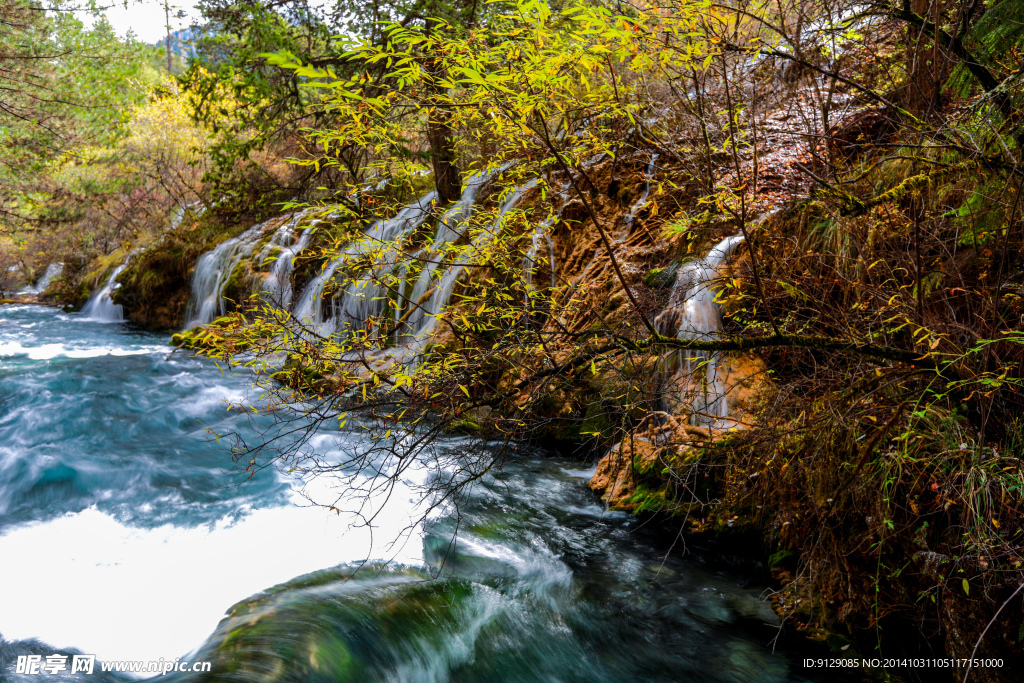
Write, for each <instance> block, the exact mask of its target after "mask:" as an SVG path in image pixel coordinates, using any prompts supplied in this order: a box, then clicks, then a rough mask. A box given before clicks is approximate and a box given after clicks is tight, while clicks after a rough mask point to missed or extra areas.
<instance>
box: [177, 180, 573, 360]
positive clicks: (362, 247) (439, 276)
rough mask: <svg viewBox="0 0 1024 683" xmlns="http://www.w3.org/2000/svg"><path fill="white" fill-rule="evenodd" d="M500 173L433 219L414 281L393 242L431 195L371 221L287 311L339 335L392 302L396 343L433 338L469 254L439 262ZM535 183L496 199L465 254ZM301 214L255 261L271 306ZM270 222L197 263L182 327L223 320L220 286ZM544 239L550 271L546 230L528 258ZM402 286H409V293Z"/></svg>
mask: <svg viewBox="0 0 1024 683" xmlns="http://www.w3.org/2000/svg"><path fill="white" fill-rule="evenodd" d="M506 168H507V165H506V166H502V167H499V168H497V169H493V170H490V171H485V172H481V173H478V174H476V175H474V176H472V177H471V178H470V179H469V180H468V181H467V183H466V187H465V189H464V190H463V193H462V196H461V197H460V198H459V200H458V201H457V202H455V203H454V204H453V205H452V206H451V207H449V208H448V209H447V211H446V212H445V214H444V216H443V217H442V219H441V221H440V222H439V225H438V228H437V233H436V235H435V237H434V240H433V242H432V243H431V245H430V246H429V247H428V248H426V249H424V250H423V251H422V252H421V253H419V254H417V255H416V256H415V257H414V259H421V260H422V261H423V262H424V266H423V268H422V270H420V271H419V272H418V273H417V274H416V275H415V280H414V281H411V278H410V277H408V276H409V270H410V268H409V264H408V263H407V261H408V260H409V259H408V257H407V256H406V254H405V253H404V252H403V251H401V249H399V248H398V247H397V246H395V244H394V243H395V242H397V241H400V240H401V239H402V238H403V237H405V236H407V235H409V234H411V233H412V232H413V231H415V230H416V229H417V228H418V227H420V226H421V225H422V224H423V223H424V222H425V221H427V220H429V219H430V216H431V208H432V206H433V204H434V202H435V200H436V198H437V194H436V193H435V192H430V193H427V194H426V195H424V196H422V197H420V198H419V199H417V200H416V201H414V202H412V203H411V204H409V205H408V206H406V207H405V208H403V209H402V210H401V211H399V212H398V214H397V215H395V216H394V217H392V218H389V219H386V220H381V221H378V222H376V223H374V224H373V225H372V226H371V227H370V228H369V229H368V230H367V231H366V233H365V234H364V235H363V236H362V237H361V238H360V239H359V240H357V241H355V242H353V243H352V244H350V245H349V246H348V247H347V248H345V249H344V250H343V251H342V252H341V253H340V254H339V255H338V256H336V257H335V258H334V259H332V260H331V261H329V262H328V263H327V264H326V265H325V266H324V268H323V269H322V270H321V272H320V273H319V274H318V275H317V276H316V277H314V278H313V279H312V280H311V281H310V282H309V283H308V284H307V285H306V287H305V289H304V290H303V291H302V294H301V295H300V296H299V297H298V301H297V302H296V303H295V304H294V307H292V309H291V310H292V316H293V317H294V318H295V319H296V320H298V321H299V322H300V323H301V324H302V325H303V326H305V327H307V328H311V329H313V330H315V331H316V332H317V334H319V335H321V336H329V335H331V334H335V333H338V332H341V331H343V330H353V329H362V328H363V326H365V324H366V321H367V320H369V319H372V318H378V317H380V316H382V315H384V314H385V313H386V312H387V308H388V306H389V305H390V304H391V302H394V304H395V311H394V320H395V325H396V327H398V326H399V325H401V324H404V333H402V334H400V335H398V338H399V339H401V340H403V341H404V342H406V343H408V345H409V347H410V348H412V349H418V348H420V347H422V346H423V345H424V344H425V343H426V341H427V340H428V339H429V338H430V335H431V334H432V333H433V330H434V327H435V324H436V320H437V316H438V315H439V314H440V313H441V312H442V311H443V310H444V309H445V308H446V307H447V306H448V303H449V300H450V299H451V295H452V291H453V290H454V288H455V284H456V282H457V280H458V278H459V276H460V275H461V274H462V273H463V272H464V271H465V269H466V268H467V266H468V265H469V264H470V262H471V261H472V259H467V257H468V256H469V255H470V254H469V253H467V254H462V253H461V252H460V254H459V256H458V257H456V258H455V259H454V261H453V262H451V263H447V264H445V263H444V261H445V252H446V248H447V247H448V246H449V245H450V244H453V243H454V242H456V241H457V240H459V239H460V238H462V237H463V233H464V226H465V225H466V222H467V221H468V220H469V218H470V217H471V215H472V213H473V211H474V209H475V206H476V198H477V195H478V194H479V192H480V190H481V189H482V188H483V186H484V185H485V184H486V183H487V181H489V180H490V179H491V178H492V177H493V176H494V175H495V174H496V173H499V172H501V171H503V170H505V169H506ZM537 182H538V181H537V179H534V180H531V181H529V182H527V183H525V184H524V185H521V186H519V187H517V188H515V189H514V190H513V191H512V192H511V193H510V194H509V196H508V197H507V198H506V199H505V201H504V202H502V204H501V206H500V208H499V211H498V215H497V217H496V218H495V220H494V223H493V224H492V226H491V228H490V229H489V230H486V231H483V232H482V233H481V234H479V235H478V236H477V237H476V238H475V239H474V240H473V241H472V243H471V245H470V249H469V250H467V251H468V252H477V253H479V251H480V250H481V249H482V248H483V247H484V246H485V245H486V244H488V243H489V242H490V241H491V240H493V239H494V238H495V237H496V236H497V234H498V232H500V230H501V228H502V224H503V221H504V219H505V216H506V215H507V214H508V212H509V211H511V210H512V209H513V208H514V207H515V205H516V204H517V203H518V202H519V200H520V199H521V198H522V197H523V195H524V194H525V193H526V192H527V191H529V190H530V189H531V188H532V187H534V186H535V185H536V184H537ZM303 215H304V213H303V214H299V215H298V216H297V217H295V218H293V219H292V220H291V221H290V222H289V223H287V224H285V225H282V226H281V227H279V228H278V229H277V230H276V231H275V233H274V235H273V236H272V237H271V239H270V240H269V241H268V242H267V244H266V245H265V246H264V247H263V248H262V249H261V250H260V252H259V254H257V259H258V261H259V262H265V261H267V260H268V259H271V258H274V259H275V260H274V262H273V265H272V266H271V272H270V273H269V275H267V277H266V278H265V279H264V281H263V283H262V285H261V290H262V291H263V292H264V293H265V295H266V297H267V299H268V300H269V301H270V302H271V303H273V304H275V305H277V306H279V307H281V308H282V309H285V310H287V309H288V308H289V307H290V304H291V301H292V292H291V289H290V286H289V283H288V281H289V279H290V275H291V272H292V270H293V269H294V257H295V255H297V254H298V253H299V252H300V251H302V249H304V248H305V247H306V246H307V244H308V242H309V239H310V230H311V228H307V229H306V230H304V231H303V232H302V233H301V235H299V236H298V238H296V236H295V230H296V227H297V226H298V224H299V221H300V220H301V218H302V216H303ZM268 223H269V222H268ZM268 223H263V224H260V225H257V226H254V227H253V228H251V229H249V230H248V231H246V232H245V233H243V234H242V235H240V236H238V237H236V238H233V239H231V240H227V241H226V242H224V243H223V244H221V245H219V246H217V247H216V248H215V249H213V250H212V251H210V252H208V253H207V254H205V255H203V257H202V258H201V259H200V260H199V263H198V264H197V265H196V270H195V275H194V276H193V281H192V290H193V298H192V303H191V304H190V309H191V311H192V313H191V314H190V315H189V320H188V324H187V328H192V327H195V326H197V325H202V324H206V323H208V322H210V321H212V320H213V318H214V317H216V314H217V313H218V311H219V313H220V314H222V315H223V314H224V313H226V301H225V300H224V298H223V293H224V288H225V285H226V284H227V281H228V279H229V278H230V276H231V273H232V272H233V271H234V270H235V268H237V267H238V265H239V263H240V262H241V261H242V260H243V259H244V258H247V257H249V256H251V255H252V253H253V251H254V250H255V245H256V244H257V243H258V242H259V240H260V238H261V236H262V235H263V234H264V233H265V232H266V231H267V225H268ZM548 225H550V224H548ZM546 227H547V226H546ZM542 239H546V240H547V243H548V247H549V251H550V254H551V256H550V258H551V265H552V271H553V269H554V244H553V243H552V242H551V238H550V236H548V235H546V232H545V233H544V234H540V233H539V234H537V235H535V236H534V247H533V249H534V256H535V255H536V249H537V247H538V246H539V244H540V240H542ZM378 249H379V250H382V254H381V255H380V256H379V257H378V258H377V260H376V263H375V264H374V265H373V266H372V267H371V268H370V269H369V271H368V272H367V273H366V274H365V275H363V276H362V277H361V278H358V279H355V280H354V281H352V282H350V283H349V284H347V286H346V287H345V288H344V290H343V291H341V292H339V293H338V294H337V295H335V296H334V297H333V298H331V299H330V300H329V302H328V303H327V304H326V305H325V301H324V290H325V288H326V287H327V285H328V283H329V282H331V280H332V279H333V278H334V277H335V275H336V274H337V273H338V271H339V269H341V268H343V267H344V266H345V264H346V263H348V262H350V261H353V260H354V259H356V258H358V257H360V256H366V255H370V254H373V252H374V251H375V250H378ZM275 251H276V252H277V253H276V255H275ZM392 275H393V276H395V279H397V280H398V282H399V283H400V284H399V286H398V291H395V292H391V291H388V290H389V284H390V283H389V282H388V280H389V279H392V278H390V277H389V276H392ZM407 289H411V292H409V294H408V295H406V290H407ZM403 320H404V323H403ZM374 334H377V330H374Z"/></svg>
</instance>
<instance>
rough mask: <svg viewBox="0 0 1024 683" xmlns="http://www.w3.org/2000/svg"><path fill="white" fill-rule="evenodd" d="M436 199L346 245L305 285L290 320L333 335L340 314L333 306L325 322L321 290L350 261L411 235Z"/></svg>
mask: <svg viewBox="0 0 1024 683" xmlns="http://www.w3.org/2000/svg"><path fill="white" fill-rule="evenodd" d="M436 198H437V193H436V192H428V193H427V194H425V195H423V196H422V197H420V198H419V199H417V200H416V201H414V202H413V203H412V204H409V205H408V206H406V207H405V208H404V209H402V210H401V211H399V212H398V214H397V215H396V216H395V217H394V218H389V219H387V220H381V221H377V222H376V223H374V224H373V225H372V226H371V227H370V229H369V230H367V231H366V234H365V235H364V236H363V238H362V239H360V240H359V241H357V242H355V243H353V244H351V245H349V246H348V247H347V248H346V249H345V250H344V251H343V252H342V253H340V254H339V255H338V256H336V257H334V258H333V259H332V260H331V261H329V262H328V263H327V265H325V266H324V268H323V270H321V271H320V274H319V275H317V276H316V277H314V278H313V279H312V280H311V281H310V282H309V284H308V285H306V288H305V289H304V290H303V292H302V296H301V297H300V298H299V302H298V303H297V304H296V305H295V309H294V310H293V311H292V315H293V317H295V319H296V320H298V321H299V322H300V323H302V324H303V325H306V326H309V327H312V328H315V329H316V330H317V331H318V332H319V333H320V334H330V333H332V332H335V331H336V330H337V329H338V327H339V321H338V318H339V311H337V310H335V309H336V306H332V316H331V317H330V318H326V319H325V317H324V306H323V292H324V288H325V287H326V286H327V283H328V282H330V280H331V278H333V277H334V273H335V272H336V271H337V270H338V268H339V267H341V266H342V265H343V264H344V263H345V262H346V261H348V260H349V259H351V258H354V257H356V256H360V255H364V254H368V253H370V252H371V251H373V250H374V249H377V248H380V247H385V248H387V247H389V243H391V242H393V241H394V240H396V239H399V238H401V237H404V236H406V235H408V234H409V233H411V232H412V231H413V230H415V229H416V228H417V227H419V226H420V225H421V224H422V223H423V222H424V221H425V220H427V219H428V218H429V217H430V209H431V206H432V205H433V203H434V200H435V199H436ZM351 288H352V287H350V288H349V289H351ZM367 298H369V297H367Z"/></svg>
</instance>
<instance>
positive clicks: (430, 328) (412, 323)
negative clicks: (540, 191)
mask: <svg viewBox="0 0 1024 683" xmlns="http://www.w3.org/2000/svg"><path fill="white" fill-rule="evenodd" d="M537 182H538V179H537V178H534V179H533V180H530V181H529V182H527V183H525V184H523V185H520V186H519V187H517V188H515V189H514V190H512V192H511V193H509V195H508V197H507V198H506V199H505V201H504V202H502V204H501V207H500V208H499V209H498V215H497V216H495V218H494V222H493V223H491V226H490V228H489V229H488V230H485V231H483V232H481V233H480V234H479V235H477V236H476V238H475V239H474V240H473V241H472V242H471V243H470V249H469V250H467V251H468V252H471V253H459V254H458V256H457V260H455V261H454V262H453V263H451V264H450V265H448V266H447V267H446V268H445V271H444V273H443V274H442V275H441V276H440V277H436V282H434V285H433V289H432V290H431V289H430V288H429V285H430V282H429V281H426V282H425V280H426V279H427V278H434V275H433V273H434V271H436V270H437V268H438V261H439V260H440V259H435V260H432V262H431V263H430V264H429V265H430V266H432V267H430V268H424V270H423V273H421V275H420V280H419V282H417V283H416V287H415V288H414V289H413V293H412V296H410V297H409V303H410V304H413V305H415V304H418V306H416V308H414V309H413V310H412V311H411V312H410V314H409V318H408V320H407V321H406V324H407V325H408V327H409V330H411V333H410V335H409V337H408V339H409V341H411V342H412V343H411V347H412V348H414V349H421V348H422V347H423V346H424V345H425V344H426V343H427V341H428V340H429V339H430V337H431V335H432V334H433V333H434V328H435V327H436V325H437V319H438V317H439V316H440V315H441V313H443V312H444V309H445V308H447V307H448V302H449V301H450V300H451V297H452V291H454V289H455V283H456V282H457V281H458V279H459V276H460V275H462V273H463V272H464V271H465V270H466V268H467V266H469V265H472V263H474V262H477V263H486V254H484V253H483V252H482V250H483V248H484V247H486V246H487V245H488V244H490V243H491V242H493V241H494V240H495V239H496V238H497V236H498V234H499V233H500V232H501V229H502V227H503V226H504V222H505V216H506V215H507V214H508V212H509V211H511V210H512V209H514V208H515V206H516V204H518V203H519V200H520V199H522V198H523V195H525V194H526V193H527V192H528V191H530V190H531V189H532V188H533V186H534V185H536V184H537ZM473 196H474V198H475V196H476V195H475V194H474V195H473ZM463 220H465V219H463ZM454 232H455V231H454V230H452V234H451V235H446V238H447V239H448V240H449V241H454V239H457V236H455V235H454ZM440 233H441V229H439V230H438V235H439V237H440ZM434 244H435V247H434V249H433V250H432V251H434V252H435V253H437V246H438V244H437V241H436V240H435V242H434ZM417 291H422V294H420V295H419V296H417ZM428 294H429V297H430V298H429V299H426V300H424V299H425V298H426V297H427V295H428Z"/></svg>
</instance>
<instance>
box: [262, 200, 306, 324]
mask: <svg viewBox="0 0 1024 683" xmlns="http://www.w3.org/2000/svg"><path fill="white" fill-rule="evenodd" d="M305 213H306V212H303V213H301V214H299V215H298V216H296V217H295V218H294V219H293V220H291V221H289V222H288V223H285V224H284V225H282V226H281V227H280V228H278V229H277V231H276V232H275V233H274V236H273V237H271V238H270V241H269V242H268V243H267V244H266V246H264V247H263V249H261V250H260V253H259V256H258V259H259V262H260V263H263V262H265V261H266V260H267V259H268V258H270V257H271V256H273V257H274V262H273V265H272V266H271V267H270V274H269V275H267V277H266V278H264V280H263V283H262V284H261V286H260V287H261V290H262V291H263V293H264V296H265V297H266V299H267V301H268V302H269V303H271V304H272V305H274V306H277V307H278V308H281V309H284V310H287V309H288V308H289V306H291V303H292V294H293V292H292V285H291V276H292V271H294V270H295V257H296V256H298V254H299V253H300V252H301V251H302V250H303V249H305V248H306V246H307V245H308V244H309V240H310V237H312V235H313V225H310V226H309V227H307V228H304V229H303V230H302V232H301V233H300V234H299V235H298V237H296V235H295V228H296V227H297V226H298V224H299V222H300V221H301V219H302V217H303V216H304V215H305ZM316 222H317V221H313V223H314V224H315V223H316ZM275 249H276V250H277V253H276V255H275V254H274V253H273V252H274V250H275Z"/></svg>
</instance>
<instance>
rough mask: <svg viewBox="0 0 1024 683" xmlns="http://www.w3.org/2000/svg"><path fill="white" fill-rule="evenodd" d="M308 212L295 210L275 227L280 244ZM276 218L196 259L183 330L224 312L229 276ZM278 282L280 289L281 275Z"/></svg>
mask: <svg viewBox="0 0 1024 683" xmlns="http://www.w3.org/2000/svg"><path fill="white" fill-rule="evenodd" d="M308 211H309V210H306V211H300V212H298V213H296V214H295V215H293V216H292V217H291V219H290V220H289V222H288V223H286V224H285V225H284V226H282V227H281V228H279V229H278V231H277V234H275V238H276V239H278V240H279V241H278V244H279V245H280V244H281V243H282V242H283V241H284V240H285V239H286V237H285V235H290V234H292V233H293V232H294V229H295V227H296V226H297V225H298V224H299V222H300V221H301V220H302V219H303V218H304V217H305V216H306V215H307V213H308ZM278 220H280V219H279V218H272V219H270V220H268V221H264V222H263V223H259V224H258V225H254V226H253V227H251V228H249V229H248V230H246V231H245V232H243V233H242V234H241V235H239V236H238V237H233V238H231V239H229V240H226V241H224V242H222V243H221V244H219V245H217V246H216V247H215V248H214V249H212V250H211V251H208V252H207V253H205V254H203V255H202V257H200V259H199V262H198V263H196V269H195V272H194V273H193V275H192V300H191V301H190V302H189V306H188V314H187V316H186V320H187V322H186V323H185V329H192V328H193V327H198V326H199V325H206V324H207V323H210V322H212V321H213V319H214V318H216V317H217V316H219V315H226V314H227V312H228V306H227V300H226V299H225V298H224V290H225V288H226V287H227V284H228V281H229V280H230V279H231V275H232V274H233V273H234V272H235V269H236V268H238V266H239V264H240V263H241V262H242V260H243V259H246V258H249V257H250V256H252V253H253V251H254V250H255V249H256V245H257V244H258V243H259V241H260V238H261V237H263V234H264V233H265V232H267V230H268V229H269V228H270V226H271V225H273V224H274V223H276V222H277V221H278ZM286 228H287V230H286ZM278 234H280V235H281V237H280V238H278ZM300 240H301V238H300ZM275 246H276V245H275ZM290 246H291V245H290ZM296 246H297V245H296ZM294 253H298V249H295V250H294ZM286 260H287V261H288V262H289V263H288V266H287V267H289V268H290V265H291V260H292V259H291V258H287V259H286ZM284 267H286V266H285V265H284V264H282V268H284ZM289 273H290V270H289ZM278 283H279V284H278V286H280V287H282V288H283V281H282V280H280V278H279V279H278ZM275 291H276V288H275ZM282 291H283V290H282Z"/></svg>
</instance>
